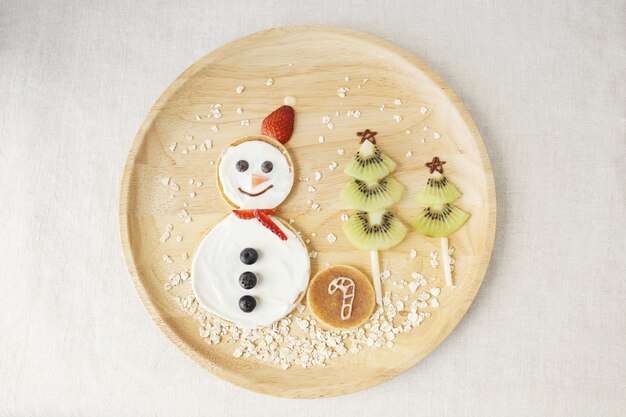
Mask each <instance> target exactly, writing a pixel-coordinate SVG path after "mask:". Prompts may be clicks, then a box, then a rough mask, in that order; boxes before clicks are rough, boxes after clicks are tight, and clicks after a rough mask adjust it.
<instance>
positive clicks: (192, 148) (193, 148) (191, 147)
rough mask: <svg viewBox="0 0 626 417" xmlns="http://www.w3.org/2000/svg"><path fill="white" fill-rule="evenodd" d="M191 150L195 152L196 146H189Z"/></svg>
mask: <svg viewBox="0 0 626 417" xmlns="http://www.w3.org/2000/svg"><path fill="white" fill-rule="evenodd" d="M189 150H190V151H195V150H196V144H195V143H193V144H191V145H189Z"/></svg>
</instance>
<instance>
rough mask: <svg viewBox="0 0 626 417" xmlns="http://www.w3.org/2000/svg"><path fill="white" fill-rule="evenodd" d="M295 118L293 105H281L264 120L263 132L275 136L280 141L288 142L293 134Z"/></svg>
mask: <svg viewBox="0 0 626 417" xmlns="http://www.w3.org/2000/svg"><path fill="white" fill-rule="evenodd" d="M294 118H295V116H294V112H293V107H291V106H281V107H279V108H277V109H276V110H274V111H273V112H271V113H270V114H269V115H268V116H267V117H266V118H265V120H263V124H262V125H261V133H262V134H264V135H268V136H271V137H273V138H274V139H276V140H277V141H279V142H280V143H287V141H288V140H289V139H291V135H292V134H293V121H294Z"/></svg>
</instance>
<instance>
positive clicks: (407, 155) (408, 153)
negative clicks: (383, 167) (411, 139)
mask: <svg viewBox="0 0 626 417" xmlns="http://www.w3.org/2000/svg"><path fill="white" fill-rule="evenodd" d="M405 156H406V157H407V158H411V157H412V156H413V152H412V151H410V150H408V151H407V152H406V155H405Z"/></svg>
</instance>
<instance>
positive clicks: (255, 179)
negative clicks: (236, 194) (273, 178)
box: [252, 174, 267, 187]
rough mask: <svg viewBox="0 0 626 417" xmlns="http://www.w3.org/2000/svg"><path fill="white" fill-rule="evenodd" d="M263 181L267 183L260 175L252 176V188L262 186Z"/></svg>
mask: <svg viewBox="0 0 626 417" xmlns="http://www.w3.org/2000/svg"><path fill="white" fill-rule="evenodd" d="M265 181H267V178H265V177H262V176H260V175H256V174H252V186H253V187H256V186H257V185H259V184H262V183H264V182H265Z"/></svg>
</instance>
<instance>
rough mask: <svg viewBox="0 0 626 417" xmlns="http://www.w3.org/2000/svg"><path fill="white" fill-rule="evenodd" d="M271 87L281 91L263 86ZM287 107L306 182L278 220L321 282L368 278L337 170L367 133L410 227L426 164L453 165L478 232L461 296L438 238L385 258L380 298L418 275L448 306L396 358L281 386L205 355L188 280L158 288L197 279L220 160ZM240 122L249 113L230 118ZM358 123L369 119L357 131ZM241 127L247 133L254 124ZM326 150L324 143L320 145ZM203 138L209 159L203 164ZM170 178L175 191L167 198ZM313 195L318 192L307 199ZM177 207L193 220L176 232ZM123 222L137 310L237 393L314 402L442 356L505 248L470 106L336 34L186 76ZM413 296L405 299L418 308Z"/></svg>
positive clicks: (281, 374)
mask: <svg viewBox="0 0 626 417" xmlns="http://www.w3.org/2000/svg"><path fill="white" fill-rule="evenodd" d="M348 77H349V78H348ZM270 78H271V79H272V80H273V84H272V85H267V84H269V83H268V79H270ZM240 85H241V86H244V87H245V90H244V91H243V92H242V93H241V94H239V93H237V92H236V88H237V86H240ZM341 87H348V88H349V91H348V92H347V95H346V97H345V98H342V97H340V96H339V94H338V93H337V90H338V89H339V88H341ZM286 96H293V97H295V98H296V99H297V104H296V105H295V106H294V108H295V110H296V126H295V131H294V135H293V138H292V139H291V141H290V142H289V143H288V144H287V148H288V149H289V151H290V154H291V156H292V158H293V160H294V164H295V169H296V178H298V177H304V178H306V177H310V180H309V181H296V183H295V185H294V189H293V191H292V193H291V195H290V196H289V197H288V199H287V200H286V201H285V203H284V204H283V205H281V206H280V207H279V209H278V214H279V215H280V216H281V217H282V218H284V219H294V220H295V223H294V224H293V227H294V228H295V229H296V230H299V231H301V232H302V234H303V236H304V237H311V236H312V234H313V233H316V235H317V237H315V238H312V237H311V242H310V244H309V250H310V251H313V250H314V251H317V253H318V256H317V258H315V259H311V276H313V275H314V274H315V273H317V272H318V271H320V270H321V269H323V268H324V267H325V265H326V264H327V263H332V264H349V265H353V266H355V267H357V268H359V269H361V270H362V271H364V272H366V273H369V253H366V252H362V251H358V250H356V249H355V248H353V247H352V246H351V245H350V244H349V243H348V241H347V239H346V238H345V237H344V236H343V234H342V232H341V220H340V216H341V214H343V213H349V212H350V210H349V208H348V207H347V206H346V205H345V204H344V203H343V202H342V201H341V199H340V198H339V193H340V190H341V188H342V187H343V186H344V185H345V184H346V183H347V181H348V179H349V177H348V176H346V175H345V174H344V173H343V168H344V167H345V164H346V163H347V162H348V161H349V159H350V158H351V156H352V155H353V154H354V152H355V151H356V150H357V148H358V138H357V136H356V132H357V131H361V130H364V129H366V128H369V129H371V130H375V131H378V137H377V140H378V144H379V146H380V148H381V149H382V151H383V152H385V153H386V154H387V155H389V156H390V157H391V158H392V159H394V160H395V161H396V162H397V163H398V169H397V171H396V172H395V173H394V176H395V177H396V178H397V179H398V180H399V181H400V182H402V183H403V184H404V185H405V186H406V190H405V193H404V196H403V198H402V200H401V201H400V202H399V203H398V204H397V206H396V207H395V208H394V210H395V211H396V212H397V213H398V215H399V217H400V218H401V219H402V220H403V221H404V222H405V224H408V222H409V220H410V219H412V218H413V217H415V216H416V215H417V214H418V213H419V211H420V209H419V208H418V207H417V205H416V204H415V198H416V195H417V193H418V192H419V191H420V190H421V189H422V188H423V187H424V185H425V184H426V179H427V177H428V175H429V172H428V170H427V169H426V168H425V167H424V163H425V162H427V161H429V160H430V159H431V158H432V157H433V156H435V155H436V156H439V157H441V158H442V159H443V160H446V161H447V164H446V166H445V168H446V175H447V176H448V178H450V180H451V181H452V182H454V183H455V184H456V185H457V187H458V188H459V189H460V190H461V192H462V193H463V196H462V198H461V199H460V200H458V201H457V204H458V205H459V206H460V207H462V208H463V209H465V210H466V211H469V212H470V213H471V214H472V217H471V219H470V220H469V222H468V223H467V224H466V225H465V226H464V227H462V228H461V229H460V230H459V231H458V232H457V233H455V234H454V235H453V236H452V237H451V238H450V245H451V246H452V247H454V248H455V249H456V251H455V252H454V257H455V258H456V263H455V268H456V271H455V272H454V273H453V274H454V279H455V281H456V284H457V286H456V288H455V289H451V288H446V287H445V283H444V278H443V267H442V266H439V267H437V268H436V269H433V268H432V266H431V264H430V257H431V252H433V251H439V250H440V246H439V240H438V239H427V238H424V237H422V236H420V235H418V234H417V233H415V232H413V231H409V234H408V235H407V238H406V239H405V240H404V241H403V242H402V243H401V244H400V245H398V246H397V247H395V248H393V249H392V250H390V251H385V252H381V253H380V256H381V270H385V269H388V270H390V271H391V272H392V274H393V275H392V277H391V278H390V280H389V281H388V282H387V283H386V284H385V288H387V289H388V290H396V287H395V286H392V285H391V284H392V281H394V280H395V281H396V282H399V281H400V280H401V279H406V280H410V275H411V272H413V271H415V272H420V273H423V274H424V275H425V276H426V277H427V278H428V281H429V286H431V287H435V286H436V287H440V288H441V289H442V290H441V295H440V296H439V297H438V298H439V303H440V306H439V307H438V308H431V307H430V306H429V307H428V308H427V309H426V310H427V311H428V312H430V313H431V316H430V317H429V318H427V319H426V320H425V321H424V322H423V323H422V324H421V325H420V326H419V327H416V328H414V329H413V330H411V331H410V332H408V333H403V334H400V335H398V337H396V339H395V340H394V342H395V345H394V346H393V347H392V348H387V347H382V348H378V349H374V348H365V349H364V350H362V351H361V352H358V353H347V354H346V355H344V356H341V357H339V358H335V359H329V360H327V361H326V367H312V368H306V369H303V368H301V367H298V366H292V367H291V368H289V369H288V370H286V371H283V370H281V369H280V368H279V367H278V366H277V365H273V364H267V363H264V362H261V361H259V360H256V359H253V358H244V357H241V358H234V357H233V351H234V344H232V343H231V344H228V343H219V344H213V345H209V344H207V343H206V342H205V340H203V338H202V337H201V336H200V335H199V325H198V323H197V322H196V320H194V318H193V317H192V315H190V314H189V313H188V312H185V311H183V310H182V309H181V308H180V306H179V304H178V303H177V301H176V300H175V297H177V296H178V297H183V298H184V297H186V296H188V295H190V294H191V293H192V292H191V285H190V284H191V283H190V280H186V281H185V282H182V283H181V284H179V285H176V286H175V287H174V288H172V289H169V290H166V289H165V288H164V285H165V283H166V282H168V276H169V275H170V274H171V273H172V272H173V271H182V270H188V269H189V267H190V263H191V259H192V257H193V254H194V251H195V248H196V247H197V245H198V244H199V242H200V240H201V239H202V238H203V236H204V235H205V234H206V233H207V232H208V231H209V230H210V229H211V228H212V227H213V226H214V225H215V224H216V223H217V222H218V221H219V220H220V219H222V218H223V217H224V216H226V215H227V214H228V213H229V207H228V206H227V205H226V203H224V202H223V201H222V199H221V198H220V195H219V192H218V189H217V186H216V181H215V161H217V159H218V157H219V154H220V152H221V151H222V150H223V149H224V147H226V146H227V145H228V144H229V143H231V142H232V141H234V140H236V139H237V138H240V137H243V136H247V135H254V134H258V133H259V132H260V125H261V121H262V120H263V118H264V117H265V116H266V115H267V114H268V113H270V112H271V111H272V110H274V109H275V108H277V107H279V106H280V105H282V104H283V98H284V97H286ZM396 99H400V100H401V102H402V103H401V104H398V102H397V101H395V100H396ZM394 101H395V103H396V104H394ZM215 103H219V104H221V105H222V106H221V108H220V111H221V113H222V117H221V118H219V119H215V118H208V117H207V114H209V112H210V110H211V104H215ZM383 104H384V110H381V106H382V105H383ZM238 107H241V108H242V109H243V112H242V113H238V112H237V111H236V109H237V108H238ZM351 110H358V111H359V112H361V116H360V117H354V116H348V115H347V112H349V111H351ZM425 110H426V111H425ZM335 112H339V115H338V116H337V115H336V113H335ZM325 115H328V116H331V117H332V122H333V123H334V128H333V129H330V128H329V127H328V126H327V125H326V124H325V123H323V122H322V117H323V116H325ZM394 115H399V116H401V118H402V119H401V120H400V118H398V117H395V118H394ZM242 120H249V125H246V123H245V122H244V123H242ZM398 120H400V121H398ZM214 125H217V129H216V128H214V127H213V126H214ZM215 130H217V131H215ZM319 136H324V138H325V140H324V142H323V143H320V141H319V140H318V138H319ZM209 138H210V139H211V140H212V145H213V146H212V148H210V149H208V150H206V151H205V150H204V147H206V142H205V141H206V139H209ZM174 143H176V148H175V149H173V150H172V144H174ZM203 144H205V145H204V146H203ZM194 145H195V146H194ZM338 149H345V154H344V155H339V153H338ZM409 151H411V153H412V156H409V155H408V152H409ZM331 162H336V163H337V164H338V167H337V169H335V170H334V171H330V170H329V168H328V166H329V164H330V163H331ZM212 163H213V164H212ZM315 171H319V172H321V173H322V179H321V180H319V181H315V180H314V179H313V177H314V172H315ZM167 178H170V180H169V184H168V185H164V183H166V182H167ZM190 180H193V181H194V184H193V185H192V184H190ZM199 182H201V183H202V186H198V183H199ZM172 184H176V185H172ZM309 185H313V186H314V187H315V189H316V192H309V191H308V188H309ZM176 188H179V189H176ZM191 193H196V194H195V196H194V197H192V195H193V194H191ZM306 200H313V201H314V202H315V203H317V204H319V205H320V210H313V209H311V206H310V205H308V204H307V203H306ZM185 204H186V205H187V206H186V207H185ZM183 208H184V209H185V210H186V212H187V213H188V214H189V216H190V217H191V219H192V221H189V220H187V221H185V220H186V219H185V218H184V217H181V216H184V213H182V214H181V210H183ZM119 216H120V217H119V218H120V229H121V236H122V246H123V249H124V253H125V257H126V261H127V263H128V268H129V271H130V275H131V277H132V279H133V282H134V284H135V287H136V289H137V292H138V294H139V297H140V298H141V300H142V302H143V304H144V305H145V307H146V309H147V310H148V312H149V314H150V316H151V317H152V318H153V319H154V320H155V321H156V323H157V324H158V326H159V327H160V329H161V330H162V331H163V332H164V333H165V334H166V335H167V336H168V337H169V338H170V339H171V340H172V341H173V342H174V343H175V344H176V346H178V347H179V348H180V349H181V350H182V351H183V352H185V353H186V354H188V355H189V356H191V357H192V358H193V359H194V360H195V361H197V362H198V363H199V364H200V365H202V366H203V367H204V368H206V369H208V370H209V371H211V372H213V373H214V374H216V375H218V376H219V377H221V378H224V379H226V380H228V381H230V382H232V383H234V384H237V385H239V386H242V387H245V388H247V389H250V390H254V391H257V392H262V393H267V394H271V395H277V396H286V397H296V398H313V397H326V396H333V395H341V394H346V393H350V392H354V391H357V390H360V389H364V388H367V387H370V386H372V385H375V384H378V383H381V382H383V381H385V380H387V379H389V378H392V377H393V376H395V375H398V374H399V373H400V372H402V371H404V370H406V369H407V368H409V367H411V366H412V365H413V364H415V363H416V362H418V361H419V360H421V359H422V358H424V357H425V356H426V355H427V354H428V353H429V352H431V351H432V350H433V349H434V348H435V347H436V346H437V345H438V344H439V343H441V341H442V340H443V339H444V338H445V337H446V336H447V335H448V334H449V333H450V332H451V331H452V329H453V328H454V327H455V326H456V324H457V323H458V322H459V320H460V319H461V317H463V315H464V314H465V312H466V311H467V309H468V307H469V306H470V304H471V302H472V300H473V299H474V297H475V295H476V292H477V291H478V288H479V287H480V284H481V282H482V280H483V277H484V275H485V271H486V269H487V265H488V263H489V257H490V255H491V251H492V247H493V240H494V234H495V223H496V199H495V191H494V183H493V177H492V172H491V167H490V164H489V159H488V157H487V153H486V151H485V148H484V144H483V142H482V139H481V137H480V134H479V133H478V130H477V128H476V126H475V125H474V123H473V121H472V119H471V117H470V116H469V114H468V113H467V111H466V110H465V108H464V107H463V104H462V103H461V101H460V100H459V99H458V97H456V95H455V94H454V93H453V92H452V90H451V89H450V88H449V87H448V86H447V85H446V84H445V83H444V82H443V81H442V80H441V79H440V78H439V77H438V76H437V75H436V74H434V73H433V71H431V70H430V69H429V68H427V67H426V66H425V65H424V64H422V63H421V62H420V61H418V60H417V59H416V58H414V57H413V56H411V55H410V54H408V53H407V52H405V51H403V50H402V49H400V48H398V47H396V46H394V45H392V44H391V43H389V42H386V41H383V40H381V39H378V38H375V37H373V36H369V35H366V34H363V33H359V32H354V31H349V30H345V29H339V28H332V27H319V26H293V27H283V28H276V29H271V30H267V31H264V32H260V33H256V34H253V35H250V36H247V37H245V38H242V39H239V40H236V41H234V42H231V43H229V44H227V45H225V46H223V47H221V48H219V49H217V50H215V51H213V52H211V53H209V54H208V55H206V56H205V57H204V58H202V59H201V60H199V61H198V62H197V63H195V64H194V65H192V66H191V67H190V68H189V69H187V70H186V71H185V72H184V73H183V74H181V75H180V76H179V77H178V78H177V79H176V80H175V81H174V82H173V83H172V84H171V85H170V86H169V87H168V88H167V89H166V90H165V92H164V93H163V95H162V96H161V97H160V98H159V99H158V100H157V102H156V104H155V105H154V106H153V108H152V109H151V110H150V112H149V114H148V116H147V117H146V119H145V121H144V122H143V124H142V126H141V128H140V129H139V132H138V133H137V136H136V137H135V140H134V142H133V145H132V148H131V150H130V154H129V156H128V161H127V164H126V168H125V171H124V176H123V179H122V188H121V194H120V212H119ZM168 224H171V225H173V230H172V231H171V237H170V238H169V239H167V241H165V242H161V241H160V238H161V237H162V235H163V234H164V232H165V230H166V226H167V225H168ZM329 233H334V234H335V235H337V237H338V238H337V241H336V242H334V243H330V242H329V241H328V240H327V239H326V236H327V235H328V234H329ZM177 236H182V241H180V242H178V241H177V240H176V237H177ZM411 249H416V250H417V253H418V256H417V257H416V258H411V257H410V256H409V253H410V252H411ZM184 253H186V254H188V258H186V257H185V256H184V255H183V254H184ZM168 257H169V259H168ZM440 261H441V259H440ZM433 279H434V280H433ZM404 291H405V292H406V294H408V295H409V296H410V297H411V299H413V298H415V296H417V293H415V294H411V293H410V291H408V289H405V290H404ZM407 304H408V303H407ZM306 314H308V311H305V312H304V315H306Z"/></svg>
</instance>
